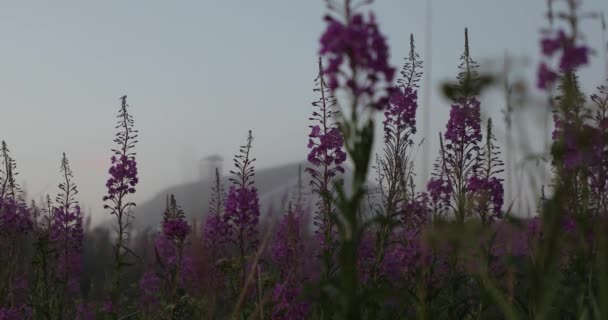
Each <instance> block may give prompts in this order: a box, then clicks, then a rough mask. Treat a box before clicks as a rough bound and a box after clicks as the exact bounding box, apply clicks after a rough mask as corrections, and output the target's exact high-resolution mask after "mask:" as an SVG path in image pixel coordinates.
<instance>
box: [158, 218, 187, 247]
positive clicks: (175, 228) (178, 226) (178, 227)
mask: <svg viewBox="0 0 608 320" xmlns="http://www.w3.org/2000/svg"><path fill="white" fill-rule="evenodd" d="M190 230H191V228H190V225H189V224H188V222H187V221H186V220H184V219H183V218H177V219H167V220H165V221H163V234H164V235H165V237H167V238H169V239H173V240H175V241H184V240H185V239H186V237H187V236H188V234H189V233H190Z"/></svg>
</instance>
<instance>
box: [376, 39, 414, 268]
mask: <svg viewBox="0 0 608 320" xmlns="http://www.w3.org/2000/svg"><path fill="white" fill-rule="evenodd" d="M405 60H406V62H405V64H404V65H403V68H402V70H401V78H400V79H399V80H397V83H398V86H397V88H396V89H395V91H394V92H393V94H392V96H391V98H390V101H389V104H388V105H387V106H386V109H385V110H384V121H383V126H384V147H383V154H382V156H381V157H380V158H379V159H378V160H377V168H376V169H377V170H378V190H379V194H380V200H381V202H382V205H380V206H378V209H377V212H378V215H379V216H381V217H382V218H384V219H386V221H397V220H399V218H401V217H402V216H403V215H402V214H400V213H401V211H402V209H403V207H404V205H405V203H406V202H407V201H409V200H408V199H413V198H414V194H408V191H409V190H408V188H407V187H406V185H407V183H408V182H409V180H410V179H412V178H413V177H412V176H413V174H414V172H413V161H412V159H411V153H412V148H411V146H412V145H413V144H414V142H413V140H412V136H413V135H414V134H415V133H416V110H417V109H418V82H419V81H420V77H421V76H422V61H420V57H419V55H418V53H416V47H415V44H414V35H410V53H409V56H408V57H407V58H406V59H405ZM390 229H391V228H390V226H389V224H384V225H382V226H380V227H379V228H378V230H377V232H376V241H375V242H376V248H375V252H376V254H375V261H374V262H373V265H372V269H371V278H372V279H373V280H377V279H376V278H377V276H378V267H379V265H380V263H381V262H382V260H383V258H384V252H385V249H386V248H385V247H386V244H387V243H388V240H389V239H388V237H389V235H390V233H391V230H390Z"/></svg>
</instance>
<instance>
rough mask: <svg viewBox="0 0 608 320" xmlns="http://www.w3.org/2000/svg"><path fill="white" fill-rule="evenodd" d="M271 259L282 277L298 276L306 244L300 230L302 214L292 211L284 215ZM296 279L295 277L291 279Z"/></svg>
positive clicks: (272, 246)
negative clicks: (304, 244)
mask: <svg viewBox="0 0 608 320" xmlns="http://www.w3.org/2000/svg"><path fill="white" fill-rule="evenodd" d="M270 250H271V260H272V262H273V263H274V264H275V265H276V266H277V268H278V269H279V272H280V274H281V278H282V279H285V280H287V279H288V278H289V277H290V276H291V277H292V278H293V277H297V276H298V274H297V270H296V269H298V267H300V266H301V264H302V263H303V261H301V258H302V256H301V255H302V254H303V250H304V246H303V243H302V236H301V230H300V216H299V215H296V214H294V213H293V212H291V208H290V211H289V213H288V214H286V215H284V216H283V218H282V219H281V222H280V223H279V226H278V229H277V233H276V235H275V238H274V241H273V242H272V244H271V246H270ZM289 280H294V279H289Z"/></svg>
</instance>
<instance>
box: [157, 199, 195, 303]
mask: <svg viewBox="0 0 608 320" xmlns="http://www.w3.org/2000/svg"><path fill="white" fill-rule="evenodd" d="M191 230H192V227H191V226H190V224H189V223H188V221H186V215H185V214H184V212H183V210H182V209H181V208H180V207H179V206H178V205H177V201H176V200H175V196H174V195H171V196H170V198H169V203H168V206H167V209H166V210H165V212H164V214H163V223H162V237H164V238H165V239H166V240H167V242H168V243H169V244H170V246H171V249H172V250H171V251H172V252H173V255H172V259H171V260H174V261H166V262H165V263H163V265H164V266H165V268H166V269H167V270H166V276H165V281H166V283H167V285H166V290H167V292H166V297H167V299H168V301H169V302H171V303H175V302H176V299H177V289H178V288H180V287H182V286H183V285H184V283H183V281H181V285H180V279H183V275H182V272H183V271H184V270H183V264H184V260H185V259H184V258H185V253H186V252H185V250H186V246H187V237H188V235H189V234H190V231H191ZM157 250H158V249H157Z"/></svg>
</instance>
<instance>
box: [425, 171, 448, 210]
mask: <svg viewBox="0 0 608 320" xmlns="http://www.w3.org/2000/svg"><path fill="white" fill-rule="evenodd" d="M426 188H427V190H428V193H429V195H430V196H431V200H432V202H433V203H435V204H442V203H448V202H449V201H450V196H451V195H452V184H451V183H450V180H448V179H444V178H441V177H439V178H432V179H431V180H429V182H428V183H427V185H426Z"/></svg>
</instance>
